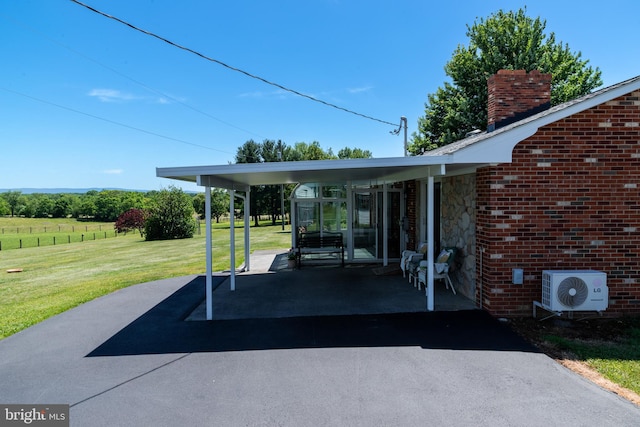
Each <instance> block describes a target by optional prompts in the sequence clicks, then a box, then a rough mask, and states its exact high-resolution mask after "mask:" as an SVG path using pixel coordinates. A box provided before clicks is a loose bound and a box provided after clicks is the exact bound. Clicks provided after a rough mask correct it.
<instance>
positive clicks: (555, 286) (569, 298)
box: [542, 270, 609, 311]
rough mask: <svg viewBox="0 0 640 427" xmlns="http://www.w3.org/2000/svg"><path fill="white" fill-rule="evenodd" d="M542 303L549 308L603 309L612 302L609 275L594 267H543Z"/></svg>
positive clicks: (562, 309) (556, 309)
mask: <svg viewBox="0 0 640 427" xmlns="http://www.w3.org/2000/svg"><path fill="white" fill-rule="evenodd" d="M542 306H543V307H544V308H545V309H546V310H549V311H604V310H606V309H607V307H608V306H609V288H608V287H607V275H606V273H604V272H602V271H593V270H544V271H543V272H542Z"/></svg>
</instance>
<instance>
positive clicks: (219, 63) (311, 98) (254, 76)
mask: <svg viewBox="0 0 640 427" xmlns="http://www.w3.org/2000/svg"><path fill="white" fill-rule="evenodd" d="M71 1H72V2H73V3H76V4H77V5H79V6H82V7H85V8H86V9H89V10H90V11H92V12H95V13H97V14H99V15H102V16H104V17H105V18H109V19H112V20H114V21H116V22H119V23H121V24H123V25H126V26H127V27H129V28H131V29H133V30H135V31H139V32H141V33H143V34H146V35H148V36H151V37H153V38H156V39H158V40H160V41H163V42H165V43H167V44H169V45H171V46H173V47H176V48H178V49H181V50H184V51H187V52H189V53H192V54H194V55H197V56H199V57H200V58H202V59H205V60H207V61H210V62H213V63H216V64H218V65H221V66H223V67H225V68H228V69H229V70H232V71H236V72H238V73H241V74H244V75H245V76H247V77H250V78H252V79H256V80H259V81H261V82H263V83H266V84H268V85H271V86H275V87H277V88H278V89H282V90H284V91H286V92H289V93H293V94H294V95H298V96H301V97H303V98H307V99H309V100H311V101H314V102H318V103H320V104H323V105H326V106H327V107H331V108H335V109H337V110H341V111H344V112H346V113H350V114H354V115H356V116H359V117H363V118H365V119H369V120H373V121H375V122H379V123H383V124H386V125H390V126H394V127H395V126H397V124H396V123H391V122H388V121H386V120H381V119H377V118H375V117H371V116H368V115H366V114H362V113H358V112H356V111H353V110H349V109H347V108H344V107H340V106H338V105H335V104H332V103H330V102H326V101H323V100H321V99H318V98H316V97H313V96H311V95H307V94H304V93H302V92H298V91H297V90H293V89H289V88H288V87H285V86H282V85H281V84H278V83H274V82H272V81H269V80H267V79H265V78H263V77H260V76H257V75H255V74H251V73H249V72H247V71H244V70H241V69H240V68H236V67H233V66H231V65H228V64H226V63H224V62H222V61H219V60H217V59H215V58H211V57H209V56H207V55H204V54H202V53H200V52H198V51H196V50H193V49H191V48H188V47H185V46H182V45H180V44H178V43H174V42H172V41H171V40H168V39H166V38H164V37H161V36H159V35H157V34H155V33H152V32H150V31H147V30H143V29H142V28H139V27H136V26H135V25H133V24H130V23H128V22H126V21H124V20H122V19H120V18H117V17H115V16H113V15H109V14H107V13H104V12H102V11H100V10H98V9H95V8H93V7H91V6H89V5H86V4H84V3H82V2H80V1H78V0H71Z"/></svg>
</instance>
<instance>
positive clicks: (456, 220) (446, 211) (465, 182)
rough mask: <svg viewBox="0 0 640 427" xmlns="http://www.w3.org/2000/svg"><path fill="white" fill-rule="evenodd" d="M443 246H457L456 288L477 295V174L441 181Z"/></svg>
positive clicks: (471, 297)
mask: <svg viewBox="0 0 640 427" xmlns="http://www.w3.org/2000/svg"><path fill="white" fill-rule="evenodd" d="M440 191H441V197H442V202H441V233H442V234H441V235H442V242H441V243H442V247H450V246H455V247H456V248H458V254H457V257H456V268H455V270H454V271H453V273H452V274H450V276H451V280H452V281H453V284H454V286H455V287H456V290H457V291H458V292H460V293H462V294H463V295H465V296H466V297H468V298H470V299H472V300H475V299H476V255H475V254H476V177H475V175H474V174H469V175H460V176H454V177H450V178H444V179H443V180H442V184H441V190H440Z"/></svg>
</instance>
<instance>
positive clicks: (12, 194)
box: [2, 191, 22, 216]
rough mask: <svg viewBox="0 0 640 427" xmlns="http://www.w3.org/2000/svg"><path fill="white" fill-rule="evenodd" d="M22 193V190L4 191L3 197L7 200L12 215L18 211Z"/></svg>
mask: <svg viewBox="0 0 640 427" xmlns="http://www.w3.org/2000/svg"><path fill="white" fill-rule="evenodd" d="M21 195H22V192H20V191H7V192H6V193H2V197H3V198H4V199H5V200H6V201H7V204H8V205H9V209H10V210H11V216H14V215H15V214H16V213H17V210H18V209H17V208H18V203H19V202H20V196H21Z"/></svg>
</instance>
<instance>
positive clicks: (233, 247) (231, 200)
mask: <svg viewBox="0 0 640 427" xmlns="http://www.w3.org/2000/svg"><path fill="white" fill-rule="evenodd" d="M235 197H236V192H235V190H229V219H230V221H229V223H230V226H229V242H230V243H229V249H230V250H231V254H230V255H231V261H230V264H231V269H230V273H231V276H230V277H229V283H230V285H231V290H232V291H235V290H236V229H235V220H236V216H235V215H234V213H235V210H234V201H235ZM245 215H246V211H245Z"/></svg>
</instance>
